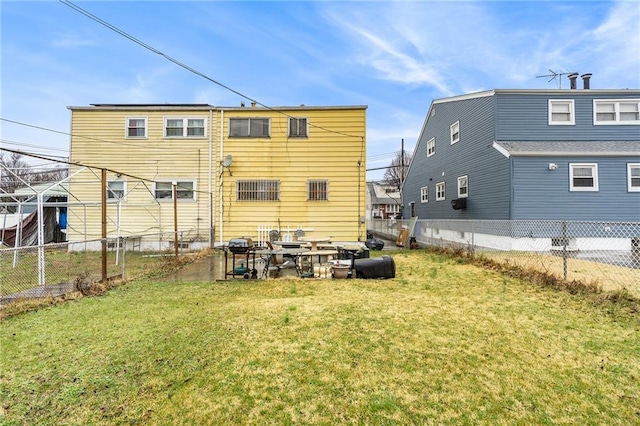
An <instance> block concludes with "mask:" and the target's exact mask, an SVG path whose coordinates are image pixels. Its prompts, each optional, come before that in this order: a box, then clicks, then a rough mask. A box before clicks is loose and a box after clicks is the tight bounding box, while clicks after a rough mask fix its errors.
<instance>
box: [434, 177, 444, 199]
mask: <svg viewBox="0 0 640 426" xmlns="http://www.w3.org/2000/svg"><path fill="white" fill-rule="evenodd" d="M444 199H445V194H444V182H438V183H436V201H442V200H444Z"/></svg>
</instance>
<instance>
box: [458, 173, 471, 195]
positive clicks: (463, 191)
mask: <svg viewBox="0 0 640 426" xmlns="http://www.w3.org/2000/svg"><path fill="white" fill-rule="evenodd" d="M468 196H469V178H468V177H467V176H460V177H459V178H458V198H467V197H468Z"/></svg>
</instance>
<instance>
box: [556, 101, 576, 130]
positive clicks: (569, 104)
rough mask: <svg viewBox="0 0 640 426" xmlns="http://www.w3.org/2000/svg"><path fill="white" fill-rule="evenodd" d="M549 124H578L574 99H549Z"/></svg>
mask: <svg viewBox="0 0 640 426" xmlns="http://www.w3.org/2000/svg"><path fill="white" fill-rule="evenodd" d="M549 124H550V125H566V126H570V125H574V124H576V118H575V105H574V101H573V99H549Z"/></svg>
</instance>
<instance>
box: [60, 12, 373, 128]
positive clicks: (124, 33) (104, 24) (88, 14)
mask: <svg viewBox="0 0 640 426" xmlns="http://www.w3.org/2000/svg"><path fill="white" fill-rule="evenodd" d="M59 1H60V3H62V4H64V5H65V6H69V7H70V8H72V9H73V10H75V11H76V12H79V13H81V14H82V15H84V16H86V17H87V18H89V19H91V20H93V21H95V22H97V23H99V24H100V25H102V26H105V27H107V28H108V29H110V30H111V31H113V32H115V33H117V34H120V35H121V36H123V37H124V38H126V39H128V40H130V41H132V42H134V43H136V44H137V45H139V46H142V47H144V48H145V49H147V50H149V51H151V52H153V53H155V54H157V55H160V56H162V57H163V58H165V59H166V60H168V61H170V62H173V63H174V64H176V65H178V66H179V67H181V68H184V69H185V70H187V71H189V72H191V73H193V74H195V75H197V76H199V77H202V78H204V79H205V80H207V81H210V82H211V83H213V84H216V85H218V86H220V87H222V88H223V89H226V90H228V91H230V92H231V93H234V94H236V95H238V96H240V97H242V98H244V99H247V100H249V101H251V102H252V103H255V104H256V105H260V106H262V107H264V108H266V109H268V110H270V111H273V112H276V113H278V114H282V115H284V116H286V117H288V118H295V117H293V116H291V115H289V114H287V113H285V112H283V111H281V110H277V109H275V108H272V107H270V106H268V105H265V104H263V103H262V102H260V101H258V100H256V99H253V98H251V97H249V96H247V95H245V94H243V93H241V92H239V91H237V90H235V89H233V88H231V87H229V86H227V85H226V84H223V83H221V82H219V81H217V80H215V79H213V78H211V77H209V76H207V75H205V74H203V73H201V72H200V71H198V70H196V69H194V68H192V67H190V66H188V65H186V64H184V63H182V62H180V61H178V60H177V59H175V58H173V57H171V56H169V55H167V54H166V53H164V52H162V51H160V50H158V49H156V48H155V47H153V46H151V45H149V44H147V43H145V42H143V41H141V40H139V39H137V38H135V37H134V36H132V35H131V34H128V33H127V32H125V31H124V30H121V29H120V28H118V27H116V26H115V25H112V24H110V23H109V22H107V21H105V20H104V19H102V18H100V17H98V16H96V15H94V14H92V13H91V12H88V11H87V10H85V9H83V8H81V7H80V6H77V5H75V4H73V3H72V2H70V1H69V0H59ZM308 125H309V126H310V127H314V128H316V129H320V130H324V131H327V132H330V133H334V134H337V135H342V136H348V137H355V138H358V137H360V138H362V136H360V135H352V134H349V133H343V132H339V131H337V130H331V129H327V128H326V127H322V126H316V125H314V124H313V123H308Z"/></svg>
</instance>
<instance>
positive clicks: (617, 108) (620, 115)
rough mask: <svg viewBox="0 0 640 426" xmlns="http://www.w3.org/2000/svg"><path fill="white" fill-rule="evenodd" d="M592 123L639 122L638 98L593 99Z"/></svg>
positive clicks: (639, 102) (639, 103) (639, 104)
mask: <svg viewBox="0 0 640 426" xmlns="http://www.w3.org/2000/svg"><path fill="white" fill-rule="evenodd" d="M593 124H596V125H598V124H640V100H639V99H629V100H611V99H607V100H597V99H594V101H593Z"/></svg>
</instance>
